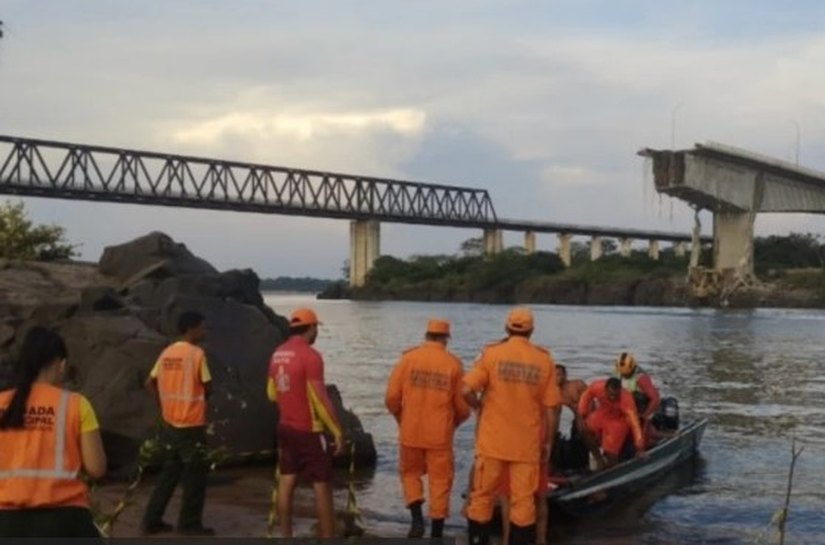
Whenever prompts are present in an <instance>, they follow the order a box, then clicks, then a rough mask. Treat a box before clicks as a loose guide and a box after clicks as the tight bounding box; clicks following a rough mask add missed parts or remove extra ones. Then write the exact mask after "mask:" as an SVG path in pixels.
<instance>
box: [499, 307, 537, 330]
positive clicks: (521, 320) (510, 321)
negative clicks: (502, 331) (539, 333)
mask: <svg viewBox="0 0 825 545" xmlns="http://www.w3.org/2000/svg"><path fill="white" fill-rule="evenodd" d="M505 325H506V326H507V329H509V330H510V331H516V332H518V333H526V332H528V331H533V313H532V312H531V311H530V309H529V308H527V307H516V308H514V309H513V310H511V311H510V312H509V314H507V322H506V324H505Z"/></svg>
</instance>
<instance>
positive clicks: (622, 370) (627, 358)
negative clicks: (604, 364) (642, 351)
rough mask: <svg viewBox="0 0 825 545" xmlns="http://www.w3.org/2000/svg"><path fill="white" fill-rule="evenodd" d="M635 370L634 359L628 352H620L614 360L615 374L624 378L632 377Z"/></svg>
mask: <svg viewBox="0 0 825 545" xmlns="http://www.w3.org/2000/svg"><path fill="white" fill-rule="evenodd" d="M635 370H636V358H634V357H633V354H631V353H630V352H622V353H621V354H619V357H618V358H616V372H617V373H619V375H621V376H623V377H626V376H629V375H632V374H633V372H634V371H635Z"/></svg>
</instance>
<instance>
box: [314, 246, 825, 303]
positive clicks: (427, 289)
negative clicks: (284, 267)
mask: <svg viewBox="0 0 825 545" xmlns="http://www.w3.org/2000/svg"><path fill="white" fill-rule="evenodd" d="M551 255H552V256H553V257H555V255H553V254H551ZM512 258H513V263H510V264H504V263H503V262H502V261H500V260H490V261H488V262H486V263H484V262H476V263H473V262H469V263H468V264H464V265H465V266H463V267H456V266H455V263H454V262H449V261H447V262H442V263H438V262H431V263H429V264H428V265H429V267H425V266H422V264H421V263H420V261H421V258H418V260H417V261H400V260H395V259H394V258H389V259H386V258H381V259H382V260H383V261H381V260H379V261H378V262H376V269H375V270H374V271H373V272H372V273H371V274H370V275H369V276H368V278H367V283H366V284H365V285H364V286H363V287H359V288H349V287H348V286H346V285H344V284H340V283H339V284H337V285H333V286H330V287H329V288H327V289H326V290H325V291H324V292H322V293H321V294H319V296H318V298H319V299H352V300H360V301H420V302H462V303H498V304H514V303H518V304H552V305H598V306H642V307H683V308H697V307H708V308H718V307H726V308H825V273H824V272H823V271H822V270H821V269H813V268H805V269H784V270H772V271H770V272H768V273H764V274H763V275H762V276H763V277H762V278H761V279H755V280H754V281H753V282H752V283H750V284H748V285H741V286H737V287H736V289H733V290H730V291H726V290H716V291H714V290H705V291H704V292H703V291H702V290H697V289H693V288H692V287H691V284H690V282H689V279H688V274H687V263H686V261H685V260H684V259H677V258H675V257H673V256H669V257H666V258H664V259H663V260H661V261H652V260H650V259H647V258H646V257H631V258H630V259H624V258H621V257H620V256H607V257H605V258H603V259H601V260H599V261H595V262H590V261H587V262H584V263H578V264H575V263H574V265H573V266H572V267H570V268H565V267H563V266H561V265H559V263H557V262H556V261H555V260H554V259H553V258H552V257H544V258H541V260H540V261H538V264H544V265H546V268H541V267H540V266H537V263H536V262H531V261H530V260H529V256H518V255H517V256H512ZM389 260H392V261H389Z"/></svg>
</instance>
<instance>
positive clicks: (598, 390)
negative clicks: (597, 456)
mask: <svg viewBox="0 0 825 545" xmlns="http://www.w3.org/2000/svg"><path fill="white" fill-rule="evenodd" d="M594 402H595V404H596V408H595V410H593V406H594ZM578 413H579V416H580V417H581V418H582V419H583V420H584V422H585V427H586V433H592V434H593V435H595V436H596V438H598V439H599V441H600V443H601V447H602V451H603V453H604V457H605V458H606V460H607V465H614V464H616V463H617V462H618V461H619V454H620V453H621V450H622V447H623V446H624V441H625V439H626V438H627V434H628V431H629V432H631V433H632V434H633V444H634V446H635V447H636V455H637V456H639V457H643V456H644V455H645V454H644V448H645V444H644V439H643V438H642V429H641V427H640V426H639V415H638V413H637V412H636V404H635V403H634V401H633V396H632V395H630V393H629V392H628V391H627V390H624V389H623V388H622V383H621V381H619V379H618V378H615V377H613V378H609V379H607V380H598V381H596V382H594V383H593V384H591V385H590V386H588V387H587V390H585V391H584V393H583V394H582V396H581V398H580V399H579V406H578Z"/></svg>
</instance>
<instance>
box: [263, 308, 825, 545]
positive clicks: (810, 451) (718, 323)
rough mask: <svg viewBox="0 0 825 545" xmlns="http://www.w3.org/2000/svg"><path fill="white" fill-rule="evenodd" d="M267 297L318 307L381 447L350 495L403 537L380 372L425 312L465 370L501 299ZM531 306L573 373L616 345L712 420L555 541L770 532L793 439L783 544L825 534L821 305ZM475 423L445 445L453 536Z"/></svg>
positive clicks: (495, 321)
mask: <svg viewBox="0 0 825 545" xmlns="http://www.w3.org/2000/svg"><path fill="white" fill-rule="evenodd" d="M266 301H267V303H268V304H269V305H270V306H271V307H272V308H273V309H274V310H275V311H276V312H278V313H280V314H287V315H288V313H289V311H290V310H291V309H292V308H294V307H296V306H299V305H310V306H313V307H314V308H315V309H316V310H317V312H318V313H319V317H320V319H321V321H322V322H323V325H322V327H321V333H320V335H319V338H318V341H317V343H316V347H317V348H318V349H319V350H320V351H321V352H322V353H323V355H324V358H325V361H326V373H327V377H326V378H327V381H328V382H333V383H336V384H338V385H339V388H340V389H341V392H342V395H343V396H344V400H345V403H346V404H347V405H348V406H349V407H350V408H352V409H353V410H354V411H355V412H356V414H358V415H359V416H360V418H361V419H362V422H363V424H364V427H365V428H366V429H367V431H369V432H370V433H372V434H373V436H374V439H375V442H376V447H377V449H378V455H379V462H378V467H377V469H376V471H375V473H374V474H371V475H369V476H367V477H362V478H361V479H360V482H359V484H358V489H359V493H358V501H359V506H360V507H361V508H362V510H363V512H364V515H365V518H366V523H367V525H368V527H369V529H370V530H371V531H372V532H373V533H376V534H379V535H382V536H402V535H406V528H407V523H408V514H407V512H406V510H405V509H404V507H403V501H402V497H401V489H400V484H399V481H398V478H397V475H396V463H397V454H396V427H395V422H394V420H393V419H392V418H391V417H390V416H389V415H388V414H387V413H386V411H385V409H384V406H383V396H384V389H385V386H386V380H387V377H388V375H389V372H390V369H391V367H392V365H393V364H394V363H395V361H396V360H397V358H398V355H399V354H400V353H401V351H402V350H404V349H406V348H408V347H410V346H413V345H415V344H417V343H418V342H420V340H421V338H422V336H423V330H424V325H425V323H426V320H427V319H428V318H429V317H432V316H440V317H444V318H447V319H448V320H450V322H451V324H452V330H453V338H452V341H451V343H450V345H449V349H450V350H452V351H453V352H454V353H455V354H456V355H457V356H459V357H460V358H461V359H462V361H463V362H464V365H465V369H466V368H468V366H469V365H470V364H471V363H472V361H473V359H474V358H475V356H476V355H477V354H478V352H479V349H480V348H481V347H482V346H483V345H484V344H485V343H486V342H489V341H492V340H495V339H498V338H500V337H501V336H502V335H503V324H504V318H505V316H506V313H507V310H508V307H506V306H499V305H479V304H461V303H444V304H442V303H406V302H352V301H316V300H314V298H312V297H310V296H304V295H282V294H267V296H266ZM532 309H533V311H534V313H535V319H536V331H535V334H534V337H533V339H534V341H536V342H537V343H539V344H542V345H544V346H547V347H548V348H550V349H551V351H552V353H553V355H554V357H555V359H556V361H557V362H559V363H563V364H565V365H566V366H567V368H568V374H569V376H570V377H571V378H582V379H585V380H591V379H594V378H596V377H602V376H605V375H607V374H609V373H610V372H611V370H612V361H613V359H614V358H615V356H616V354H617V353H618V352H620V351H623V350H630V351H632V352H634V353H635V355H636V358H637V361H638V362H639V363H640V365H641V366H642V367H643V368H644V369H645V370H646V371H647V372H649V373H650V374H651V376H652V377H653V379H654V381H655V383H656V384H657V386H658V387H659V389H660V391H661V392H662V394H663V395H672V396H675V397H677V398H678V400H679V402H680V409H681V413H682V418H683V419H686V418H690V417H707V418H708V419H709V425H708V428H707V430H706V432H705V436H704V440H703V442H702V445H701V451H700V455H699V456H698V458H697V459H696V460H695V461H694V462H692V463H689V464H688V465H686V466H685V467H683V468H682V470H681V471H679V472H676V473H674V474H673V475H671V476H669V477H668V478H667V479H666V480H665V481H664V482H663V483H661V485H659V486H657V487H654V489H652V490H651V491H650V492H649V493H646V494H644V495H642V496H640V497H639V498H636V499H635V500H634V501H632V502H628V505H627V506H626V507H625V508H623V509H622V510H620V511H618V512H616V513H614V514H613V515H611V516H609V517H606V518H604V519H601V520H597V521H592V522H589V523H588V524H586V525H577V526H564V527H561V528H556V530H555V534H554V538H555V539H554V542H559V543H599V544H603V545H608V544H609V545H619V544H635V543H651V544H652V543H668V544H694V543H695V544H699V543H714V544H717V543H718V544H740V543H741V544H745V543H776V542H777V541H776V534H775V532H774V530H772V529H771V527H770V523H771V519H772V517H773V516H774V514H775V512H776V511H777V510H778V509H780V508H781V506H782V505H783V502H784V498H785V488H786V483H787V478H788V467H789V463H790V457H791V456H790V450H791V441H792V439H793V438H796V439H797V441H799V442H800V444H803V445H804V446H805V450H804V452H803V454H802V455H801V457H800V458H799V461H798V463H797V467H796V473H795V479H794V486H793V495H792V497H791V507H790V517H789V520H788V523H787V533H786V543H789V544H803V543H804V544H814V543H816V544H820V543H823V542H825V516H823V515H825V492H823V487H825V347H823V344H822V342H821V339H822V331H823V328H824V327H825V312H823V311H808V310H805V311H793V310H755V311H718V310H686V309H661V308H657V309H648V308H616V307H611V308H606V307H566V306H544V305H535V306H532ZM566 419H569V415H566V416H565V420H563V422H567V421H568V420H566ZM473 428H474V422H473V421H472V420H471V421H468V422H467V423H465V424H464V425H463V426H462V427H461V428H460V429H459V431H458V432H457V437H456V442H455V444H456V483H455V486H454V489H453V494H452V502H451V511H452V515H451V517H450V519H449V520H448V525H449V526H450V531H451V532H453V533H460V532H462V531H463V529H464V527H465V523H464V521H463V519H461V517H460V516H458V513H459V509H460V507H461V491H462V490H461V489H463V488H464V486H465V484H466V479H467V472H468V468H469V464H470V462H471V458H472V430H473ZM564 429H567V428H564ZM338 501H343V500H342V499H341V497H339V498H338ZM552 525H553V521H551V526H552Z"/></svg>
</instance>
